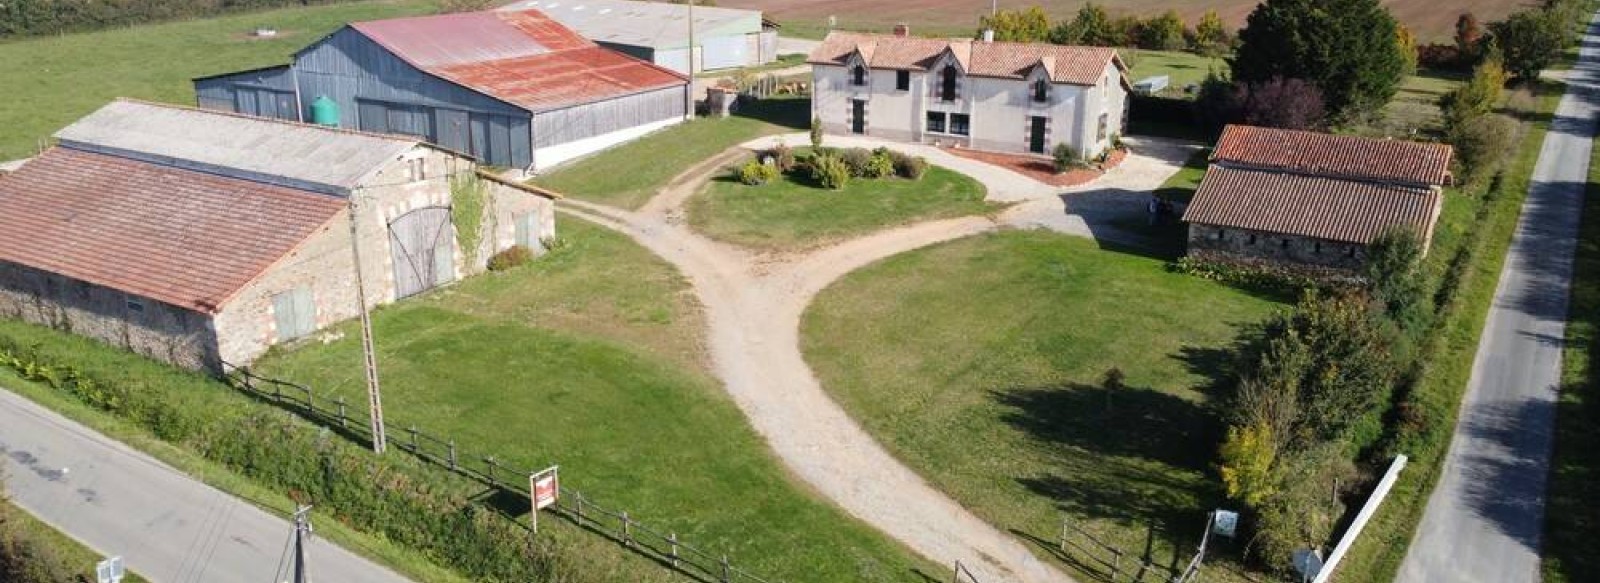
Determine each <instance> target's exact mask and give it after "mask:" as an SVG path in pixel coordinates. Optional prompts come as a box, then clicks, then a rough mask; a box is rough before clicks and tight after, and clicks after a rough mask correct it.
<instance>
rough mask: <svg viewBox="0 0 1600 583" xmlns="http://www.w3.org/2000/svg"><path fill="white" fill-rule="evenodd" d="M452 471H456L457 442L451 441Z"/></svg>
mask: <svg viewBox="0 0 1600 583" xmlns="http://www.w3.org/2000/svg"><path fill="white" fill-rule="evenodd" d="M450 471H452V472H454V471H456V440H454V439H452V440H450Z"/></svg>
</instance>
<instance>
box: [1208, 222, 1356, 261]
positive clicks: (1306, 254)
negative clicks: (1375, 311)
mask: <svg viewBox="0 0 1600 583" xmlns="http://www.w3.org/2000/svg"><path fill="white" fill-rule="evenodd" d="M1189 256H1191V257H1197V258H1203V259H1204V258H1217V259H1229V258H1247V259H1264V260H1268V261H1277V262H1283V263H1298V264H1304V265H1315V266H1319V267H1332V268H1336V269H1350V270H1355V269H1360V268H1361V266H1362V265H1363V264H1365V263H1366V260H1367V249H1366V246H1365V245H1360V244H1356V243H1345V242H1342V241H1329V240H1326V239H1316V238H1312V237H1299V236H1294V235H1283V234H1278V233H1268V232H1265V231H1254V230H1249V229H1235V228H1223V227H1217V226H1213V225H1202V224H1196V223H1190V224H1189Z"/></svg>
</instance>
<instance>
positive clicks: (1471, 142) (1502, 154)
mask: <svg viewBox="0 0 1600 583" xmlns="http://www.w3.org/2000/svg"><path fill="white" fill-rule="evenodd" d="M1518 127H1519V126H1518V124H1517V122H1515V121H1512V120H1511V119H1510V118H1507V117H1506V116H1503V115H1498V114H1490V115H1480V116H1478V117H1474V118H1471V119H1468V120H1467V121H1465V122H1462V123H1461V124H1460V125H1458V126H1456V127H1454V128H1451V129H1450V134H1449V136H1448V138H1449V140H1450V145H1452V146H1455V149H1456V164H1457V166H1458V171H1457V172H1456V176H1457V178H1458V179H1459V180H1460V181H1461V183H1462V184H1466V185H1479V184H1483V183H1484V182H1485V181H1487V180H1489V179H1490V178H1493V177H1494V175H1496V174H1499V173H1500V170H1501V169H1502V168H1503V167H1504V166H1505V163H1506V160H1507V158H1508V157H1509V154H1510V152H1511V150H1512V145H1513V144H1515V143H1517V140H1518V136H1517V130H1518Z"/></svg>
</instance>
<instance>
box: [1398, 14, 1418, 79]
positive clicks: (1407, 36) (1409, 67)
mask: <svg viewBox="0 0 1600 583" xmlns="http://www.w3.org/2000/svg"><path fill="white" fill-rule="evenodd" d="M1394 30H1395V35H1394V42H1395V44H1396V45H1399V46H1400V56H1401V57H1402V58H1404V59H1405V63H1406V67H1405V69H1404V70H1405V76H1407V77H1410V76H1412V75H1415V74H1416V73H1417V37H1416V35H1413V34H1411V29H1410V28H1407V27H1406V25H1404V24H1401V25H1397V26H1395V29H1394Z"/></svg>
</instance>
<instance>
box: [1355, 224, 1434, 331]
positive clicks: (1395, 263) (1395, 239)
mask: <svg viewBox="0 0 1600 583" xmlns="http://www.w3.org/2000/svg"><path fill="white" fill-rule="evenodd" d="M1422 253H1423V246H1422V236H1421V235H1418V234H1417V231H1416V230H1415V229H1412V228H1409V227H1392V228H1390V229H1388V230H1385V231H1384V232H1382V233H1379V234H1378V237H1377V238H1376V239H1373V240H1372V243H1370V244H1368V245H1367V263H1366V265H1365V266H1363V268H1362V275H1363V276H1365V277H1366V280H1367V290H1368V292H1370V293H1371V294H1372V297H1373V299H1375V300H1377V301H1378V303H1380V304H1382V305H1383V308H1384V311H1385V312H1386V313H1387V314H1388V316H1389V319H1390V320H1392V321H1394V322H1395V323H1396V324H1399V325H1400V328H1401V329H1402V330H1406V331H1408V332H1413V331H1418V330H1421V329H1422V327H1423V325H1424V324H1425V323H1426V320H1427V317H1428V315H1429V314H1428V311H1427V307H1428V304H1427V297H1426V293H1427V292H1426V291H1425V290H1426V288H1427V286H1426V284H1425V282H1424V273H1423V271H1422Z"/></svg>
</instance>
